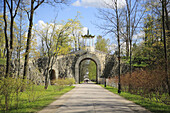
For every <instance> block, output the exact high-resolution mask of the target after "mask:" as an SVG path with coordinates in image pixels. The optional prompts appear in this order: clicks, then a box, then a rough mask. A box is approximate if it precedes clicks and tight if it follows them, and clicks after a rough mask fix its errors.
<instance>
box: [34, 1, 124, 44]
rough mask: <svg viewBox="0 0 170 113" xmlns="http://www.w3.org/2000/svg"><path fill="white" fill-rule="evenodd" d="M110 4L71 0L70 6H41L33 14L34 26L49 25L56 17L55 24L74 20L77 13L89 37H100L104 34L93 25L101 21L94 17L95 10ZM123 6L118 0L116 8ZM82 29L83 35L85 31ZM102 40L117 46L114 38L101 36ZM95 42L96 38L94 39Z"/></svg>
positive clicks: (96, 13) (122, 2) (96, 12)
mask: <svg viewBox="0 0 170 113" xmlns="http://www.w3.org/2000/svg"><path fill="white" fill-rule="evenodd" d="M105 3H107V4H111V3H113V2H112V0H71V2H70V5H60V6H59V5H58V6H56V7H53V6H50V5H47V4H43V5H41V6H40V7H39V8H38V9H37V10H36V12H35V15H34V24H42V23H46V22H48V23H50V22H52V21H53V20H54V19H55V17H57V22H61V21H62V20H64V21H67V20H68V19H74V18H75V16H76V15H77V12H80V13H81V18H79V20H80V22H81V24H82V26H83V27H85V28H86V29H87V28H88V29H89V31H90V34H91V35H95V36H98V35H101V36H103V35H104V33H103V31H102V30H100V29H99V28H97V26H96V25H95V24H94V23H97V24H98V25H100V23H102V20H99V19H98V18H97V17H96V15H98V9H97V8H106V7H105V6H104V5H103V4H105ZM122 6H125V0H118V8H121V7H122ZM86 29H84V30H85V31H84V34H85V32H86V31H87V30H86ZM103 37H104V38H106V39H107V38H109V39H110V43H112V44H113V46H116V45H117V41H116V38H115V39H113V37H111V35H106V36H103ZM95 41H96V38H95Z"/></svg>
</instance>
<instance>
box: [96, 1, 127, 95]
mask: <svg viewBox="0 0 170 113" xmlns="http://www.w3.org/2000/svg"><path fill="white" fill-rule="evenodd" d="M105 5H106V6H107V9H99V13H100V16H98V18H99V19H102V20H104V21H105V22H106V23H105V24H104V25H97V26H98V27H99V28H100V29H103V30H104V31H105V33H106V34H114V35H115V37H116V39H117V46H118V56H117V57H118V67H119V68H118V72H119V73H118V78H119V81H118V93H121V85H120V46H121V44H120V38H121V35H122V34H123V33H122V32H121V28H122V27H123V20H122V18H121V17H122V16H123V12H124V8H123V4H122V6H119V7H118V0H112V3H105ZM119 5H120V4H119ZM120 7H122V8H120Z"/></svg>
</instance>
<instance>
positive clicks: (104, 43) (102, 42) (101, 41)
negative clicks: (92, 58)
mask: <svg viewBox="0 0 170 113" xmlns="http://www.w3.org/2000/svg"><path fill="white" fill-rule="evenodd" d="M109 42H110V41H109V39H105V38H102V36H100V35H99V36H97V41H96V43H95V48H96V49H97V50H99V51H102V52H105V53H110V52H111V51H110V50H109V47H110V44H109Z"/></svg>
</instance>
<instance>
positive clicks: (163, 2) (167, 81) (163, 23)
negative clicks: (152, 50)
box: [162, 0, 170, 95]
mask: <svg viewBox="0 0 170 113" xmlns="http://www.w3.org/2000/svg"><path fill="white" fill-rule="evenodd" d="M165 3H166V1H165V0H162V32H163V39H164V54H165V72H166V83H167V91H168V94H169V95H170V84H169V73H168V58H167V47H166V36H165V17H164V11H165Z"/></svg>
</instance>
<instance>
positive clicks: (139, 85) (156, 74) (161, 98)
mask: <svg viewBox="0 0 170 113" xmlns="http://www.w3.org/2000/svg"><path fill="white" fill-rule="evenodd" d="M129 76H130V75H129V73H128V74H126V75H122V76H121V85H122V90H123V91H128V88H129V87H128V85H129V82H130V83H131V85H132V86H131V93H132V94H137V95H141V96H142V97H144V98H148V99H150V100H151V101H156V102H162V103H165V104H170V103H169V102H170V97H169V95H168V92H167V89H166V87H167V84H166V82H165V79H166V74H165V72H164V71H163V67H157V68H156V69H155V68H154V69H151V68H150V69H145V70H143V69H142V70H136V71H134V72H133V73H132V76H131V78H130V79H129Z"/></svg>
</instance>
